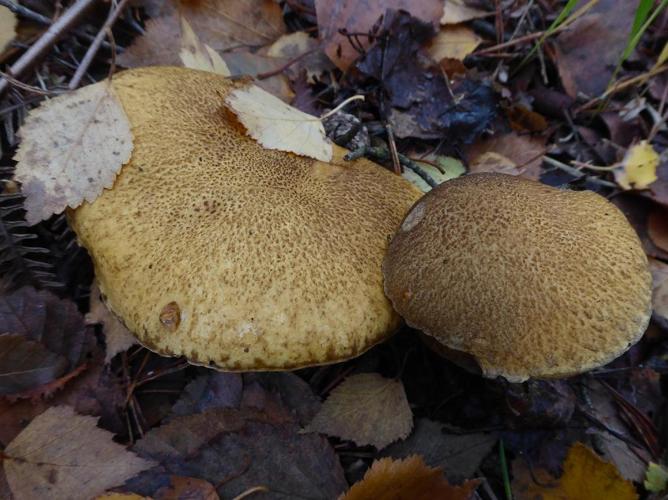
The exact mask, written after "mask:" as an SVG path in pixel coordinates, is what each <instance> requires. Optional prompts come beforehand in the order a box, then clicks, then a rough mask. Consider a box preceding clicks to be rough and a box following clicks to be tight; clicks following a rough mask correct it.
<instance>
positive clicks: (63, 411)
mask: <svg viewBox="0 0 668 500" xmlns="http://www.w3.org/2000/svg"><path fill="white" fill-rule="evenodd" d="M96 423H97V419H96V418H93V417H87V416H82V415H77V414H76V413H75V412H74V410H73V409H72V408H71V407H68V406H56V407H52V408H49V409H48V410H47V411H45V412H44V413H42V414H41V415H40V416H38V417H36V418H35V419H34V420H33V421H32V422H31V423H30V425H28V427H26V428H25V430H23V432H21V434H19V435H18V436H17V437H16V438H15V439H14V440H13V441H12V442H11V443H10V444H9V446H7V448H6V449H5V450H4V456H3V459H4V460H3V464H4V469H5V474H6V477H7V482H8V484H9V487H10V488H11V491H12V493H13V494H14V497H15V499H16V500H23V499H26V500H29V499H34V498H68V499H87V498H92V497H94V496H95V495H98V494H101V493H103V492H104V491H105V490H107V489H109V488H112V487H114V486H118V485H120V484H122V483H123V482H124V481H126V480H127V479H129V478H131V477H132V476H134V475H136V474H138V473H140V472H141V471H143V470H146V469H148V468H150V467H152V466H153V465H154V464H153V462H151V461H150V460H145V459H143V458H139V457H137V456H136V455H135V454H134V453H132V452H130V451H128V450H126V449H125V447H123V446H121V445H119V444H117V443H115V442H114V441H113V440H112V438H113V435H112V434H111V433H110V432H107V431H105V430H102V429H100V428H99V427H97V425H96Z"/></svg>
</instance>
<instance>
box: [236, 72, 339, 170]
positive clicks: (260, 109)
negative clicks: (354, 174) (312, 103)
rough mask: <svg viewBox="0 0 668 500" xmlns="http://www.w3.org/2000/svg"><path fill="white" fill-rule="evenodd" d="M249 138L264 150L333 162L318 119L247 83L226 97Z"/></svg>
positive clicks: (329, 147)
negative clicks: (287, 152) (286, 152)
mask: <svg viewBox="0 0 668 500" xmlns="http://www.w3.org/2000/svg"><path fill="white" fill-rule="evenodd" d="M225 102H226V104H227V106H229V108H230V110H231V111H233V112H234V113H235V114H236V115H237V117H238V118H239V121H240V122H241V123H242V124H243V125H244V127H246V131H247V133H248V135H250V136H251V137H252V138H253V139H255V140H256V141H258V142H259V143H260V144H261V145H262V146H263V147H265V148H267V149H278V150H279V151H290V152H292V153H297V154H299V155H302V156H308V157H310V158H315V159H316V160H321V161H330V160H331V159H332V154H333V152H332V144H331V143H330V142H329V140H328V139H327V136H326V134H325V128H324V127H323V125H322V123H321V121H320V119H319V118H316V117H314V116H311V115H307V114H306V113H303V112H301V111H299V110H298V109H297V108H293V107H292V106H290V105H288V104H286V103H284V102H283V101H281V100H280V99H278V98H277V97H274V96H273V95H271V94H270V93H268V92H266V91H264V90H262V89H261V88H259V87H257V86H255V85H252V84H249V85H246V86H245V87H243V88H241V89H237V90H234V91H232V92H230V94H229V95H228V96H227V97H226V98H225Z"/></svg>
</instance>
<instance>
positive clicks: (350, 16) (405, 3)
mask: <svg viewBox="0 0 668 500" xmlns="http://www.w3.org/2000/svg"><path fill="white" fill-rule="evenodd" d="M387 9H393V10H402V9H403V10H406V11H409V12H410V13H411V15H413V16H415V17H417V18H419V19H421V20H422V21H427V22H431V23H433V24H436V23H438V20H439V19H440V18H441V16H442V15H443V0H423V1H420V2H415V1H412V0H368V1H365V2H359V1H357V0H337V1H332V0H315V11H316V15H317V17H318V29H319V32H320V39H321V40H322V41H323V43H324V46H325V53H326V54H327V56H329V58H330V59H331V61H332V62H333V63H334V64H336V65H337V66H338V67H339V68H340V69H342V70H346V69H347V68H348V66H350V64H351V63H352V62H353V61H354V60H355V59H357V58H358V57H359V55H360V53H359V51H357V50H355V49H354V48H353V46H352V45H350V42H349V41H348V38H347V37H346V36H344V35H342V34H341V33H340V32H339V30H341V29H346V30H348V32H349V33H369V32H370V31H371V29H372V28H373V26H374V25H375V24H376V22H378V19H379V18H380V16H382V15H385V12H386V11H387ZM356 39H357V40H358V43H359V45H360V46H361V47H362V48H364V49H366V48H368V47H369V45H370V39H369V37H367V36H358V37H356Z"/></svg>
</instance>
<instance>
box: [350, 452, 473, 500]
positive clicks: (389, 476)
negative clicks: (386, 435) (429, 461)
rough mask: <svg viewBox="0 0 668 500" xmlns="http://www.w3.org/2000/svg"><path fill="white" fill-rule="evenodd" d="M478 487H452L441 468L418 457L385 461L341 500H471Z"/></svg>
mask: <svg viewBox="0 0 668 500" xmlns="http://www.w3.org/2000/svg"><path fill="white" fill-rule="evenodd" d="M478 484H480V482H479V481H466V482H465V483H464V484H462V485H461V486H452V485H450V483H448V481H447V480H446V479H445V476H444V475H443V470H442V469H441V468H440V467H439V468H431V467H428V466H427V465H426V464H425V463H424V461H423V460H422V457H420V456H418V455H413V456H410V457H408V458H405V459H403V460H392V459H391V458H382V459H380V460H376V461H375V462H374V463H373V464H372V465H371V468H370V469H369V470H368V471H367V472H366V474H364V479H362V480H361V481H359V482H357V483H355V484H354V485H353V486H352V488H350V490H349V491H348V492H347V493H346V494H345V495H342V496H341V498H340V500H396V499H411V500H431V499H436V498H442V499H448V500H469V499H471V498H473V496H474V494H475V490H476V488H477V487H478Z"/></svg>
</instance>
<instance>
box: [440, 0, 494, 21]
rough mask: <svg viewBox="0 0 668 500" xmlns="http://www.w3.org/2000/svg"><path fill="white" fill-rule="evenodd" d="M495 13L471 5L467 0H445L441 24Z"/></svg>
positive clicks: (469, 19)
mask: <svg viewBox="0 0 668 500" xmlns="http://www.w3.org/2000/svg"><path fill="white" fill-rule="evenodd" d="M493 14H494V13H493V12H485V11H484V10H480V9H476V8H474V7H469V6H468V5H467V4H466V0H445V6H444V9H443V17H441V24H459V23H465V22H466V21H471V20H473V19H478V18H481V17H486V16H489V15H493Z"/></svg>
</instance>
